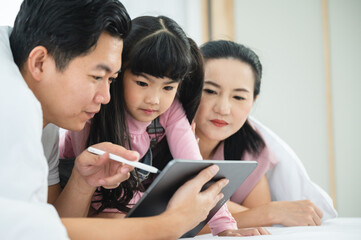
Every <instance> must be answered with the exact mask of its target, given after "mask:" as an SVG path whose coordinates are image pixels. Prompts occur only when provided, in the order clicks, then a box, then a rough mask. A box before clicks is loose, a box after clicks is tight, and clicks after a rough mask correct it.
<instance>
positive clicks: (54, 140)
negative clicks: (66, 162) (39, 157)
mask: <svg viewBox="0 0 361 240" xmlns="http://www.w3.org/2000/svg"><path fill="white" fill-rule="evenodd" d="M41 142H42V144H43V148H44V155H45V157H46V159H47V161H48V166H49V176H48V185H49V186H51V185H55V184H57V183H59V182H60V179H59V169H58V166H59V127H57V126H56V125H54V124H52V123H49V124H48V125H46V127H45V128H44V129H43V135H42V137H41Z"/></svg>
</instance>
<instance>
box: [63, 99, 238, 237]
mask: <svg viewBox="0 0 361 240" xmlns="http://www.w3.org/2000/svg"><path fill="white" fill-rule="evenodd" d="M126 120H127V124H128V128H129V134H130V138H131V145H132V150H134V151H137V152H138V153H139V154H140V158H142V157H143V156H144V155H145V154H146V152H147V151H148V150H149V147H150V140H151V136H149V134H148V133H147V131H146V128H147V127H148V126H149V124H150V123H151V122H140V121H137V120H135V119H134V118H133V117H131V116H130V115H129V114H126ZM159 123H160V124H161V125H162V127H163V128H164V130H165V132H164V133H163V135H161V136H159V138H158V141H160V140H161V139H162V138H163V137H164V136H166V137H167V141H168V146H169V150H170V152H171V153H172V156H173V158H175V159H176V158H178V159H190V160H202V155H201V153H200V151H199V148H198V143H197V140H196V138H195V136H194V133H193V131H192V128H191V126H190V124H189V121H188V119H187V117H186V114H185V112H184V109H183V107H182V105H181V103H180V102H179V101H178V100H177V99H175V100H174V101H173V104H172V105H171V106H170V108H169V109H168V110H167V111H166V112H164V113H163V114H162V115H161V116H160V117H159ZM89 129H90V122H88V123H86V125H85V127H84V129H83V130H82V131H80V132H72V131H66V132H65V134H63V136H62V137H61V139H60V146H59V148H60V158H74V157H76V156H78V155H79V154H80V153H81V152H82V151H84V149H85V147H86V146H85V144H86V141H87V138H88V135H89ZM141 195H142V194H141V193H139V194H135V196H134V198H133V199H132V200H131V202H130V203H132V204H134V203H136V202H138V200H139V199H140V197H141ZM93 199H97V200H99V198H97V197H95V196H94V197H93ZM92 206H93V207H94V208H95V209H97V208H99V206H100V204H92ZM130 207H131V206H130ZM106 212H117V210H114V209H106ZM208 224H209V227H210V228H211V230H212V234H213V235H216V234H218V233H220V232H223V231H224V230H228V229H237V223H236V221H235V220H234V218H233V217H232V215H231V214H230V213H229V211H228V208H227V205H224V206H223V207H222V208H221V209H220V210H219V211H218V212H217V214H215V215H214V216H213V218H212V219H211V220H210V221H209V223H208Z"/></svg>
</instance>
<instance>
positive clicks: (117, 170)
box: [73, 143, 139, 189]
mask: <svg viewBox="0 0 361 240" xmlns="http://www.w3.org/2000/svg"><path fill="white" fill-rule="evenodd" d="M93 146H94V147H96V148H98V149H100V150H103V151H105V152H107V153H106V154H104V155H102V156H98V155H95V154H92V153H90V152H88V151H87V150H84V151H83V152H82V153H81V154H80V155H79V156H78V157H77V159H76V160H75V166H74V170H73V173H74V171H76V172H77V173H78V174H79V175H80V176H81V177H82V178H83V179H84V180H85V182H86V183H87V184H88V185H90V186H92V187H99V186H103V187H104V188H108V189H112V188H116V187H118V186H119V184H120V183H121V182H123V181H125V180H127V179H128V178H129V176H130V175H129V172H130V171H132V170H133V169H134V167H132V166H129V165H126V164H123V163H120V162H117V161H113V160H111V159H109V153H113V154H116V155H119V156H121V157H123V158H125V159H128V160H131V161H137V160H139V154H138V153H137V152H135V151H130V150H127V149H125V148H124V147H122V146H119V145H115V144H112V143H99V144H96V145H93Z"/></svg>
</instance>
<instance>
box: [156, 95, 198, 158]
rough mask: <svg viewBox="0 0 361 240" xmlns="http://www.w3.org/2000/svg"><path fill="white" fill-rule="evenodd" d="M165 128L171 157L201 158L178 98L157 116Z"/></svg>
mask: <svg viewBox="0 0 361 240" xmlns="http://www.w3.org/2000/svg"><path fill="white" fill-rule="evenodd" d="M159 122H160V124H161V125H162V126H163V127H164V129H165V134H166V136H167V141H168V145H169V150H170V152H171V153H172V156H173V158H178V159H179V158H182V159H190V160H202V159H203V158H202V155H201V153H200V151H199V147H198V143H197V140H196V137H195V136H194V133H193V131H192V128H191V125H190V124H189V121H188V119H187V116H186V114H185V112H184V109H183V107H182V105H181V103H180V102H179V101H178V99H175V100H174V102H173V104H172V105H171V106H170V108H169V109H168V110H167V111H166V112H165V113H164V114H163V115H161V117H160V118H159Z"/></svg>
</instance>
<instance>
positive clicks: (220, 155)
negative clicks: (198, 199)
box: [212, 131, 278, 204]
mask: <svg viewBox="0 0 361 240" xmlns="http://www.w3.org/2000/svg"><path fill="white" fill-rule="evenodd" d="M257 133H258V134H260V133H259V132H258V131H257ZM212 160H224V142H222V143H221V144H220V145H219V146H218V148H217V150H216V152H215V153H214V155H213V157H212ZM242 160H253V161H257V163H258V165H257V167H256V169H255V170H254V171H253V172H252V173H251V174H250V175H249V177H248V178H247V179H246V180H245V181H244V182H243V184H242V185H241V186H240V187H239V188H238V189H237V191H236V192H235V193H234V194H233V195H232V197H231V200H232V201H233V202H236V203H239V204H242V202H243V201H244V199H245V198H246V197H247V196H248V194H249V193H250V192H251V190H252V189H253V188H254V187H255V186H256V184H257V183H258V182H259V180H261V178H262V177H263V176H264V175H265V174H266V172H267V171H268V170H269V169H271V168H272V167H274V165H276V163H277V162H278V160H277V159H276V157H275V156H274V154H273V153H272V152H271V151H270V149H269V148H268V147H267V145H266V146H265V147H264V149H263V150H262V151H261V153H260V154H259V155H258V156H257V157H254V156H253V155H252V154H250V153H249V152H245V153H244V154H243V157H242Z"/></svg>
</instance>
